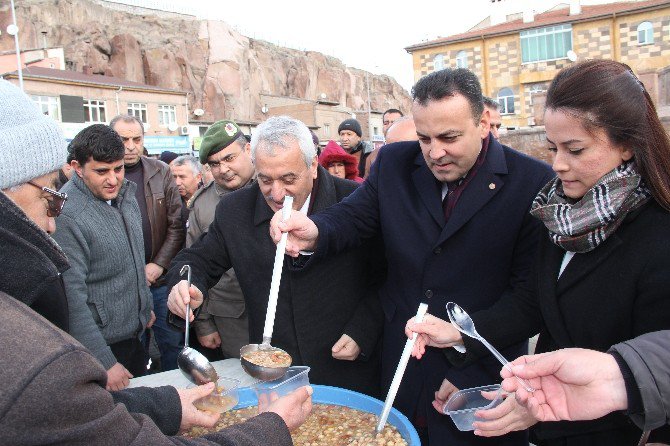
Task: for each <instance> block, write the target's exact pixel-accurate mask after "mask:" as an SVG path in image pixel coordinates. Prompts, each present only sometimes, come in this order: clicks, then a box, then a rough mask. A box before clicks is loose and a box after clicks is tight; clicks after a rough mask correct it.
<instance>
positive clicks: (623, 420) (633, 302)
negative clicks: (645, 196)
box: [448, 200, 670, 446]
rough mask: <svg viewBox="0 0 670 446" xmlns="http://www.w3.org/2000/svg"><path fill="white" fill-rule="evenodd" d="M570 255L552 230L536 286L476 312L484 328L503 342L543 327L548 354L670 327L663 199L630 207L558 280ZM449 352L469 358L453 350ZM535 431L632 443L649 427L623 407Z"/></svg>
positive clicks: (582, 440) (668, 230) (542, 344)
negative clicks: (605, 236)
mask: <svg viewBox="0 0 670 446" xmlns="http://www.w3.org/2000/svg"><path fill="white" fill-rule="evenodd" d="M564 255H565V251H564V250H563V249H561V248H559V247H558V246H556V245H555V244H553V243H552V242H551V241H550V240H549V237H548V236H547V233H546V231H545V233H544V234H543V236H542V239H541V241H540V249H539V252H538V259H537V262H536V264H535V270H534V273H533V275H532V277H533V281H532V282H531V283H532V287H530V288H527V289H525V290H524V292H519V293H517V294H515V295H514V296H507V298H505V299H503V300H501V301H499V302H498V303H497V304H496V305H494V306H493V307H492V308H490V309H489V310H485V311H481V312H479V313H476V314H474V315H473V316H472V318H473V320H474V322H475V325H476V327H477V331H478V332H479V333H480V334H481V335H482V336H483V337H484V338H486V339H487V340H488V341H489V342H491V343H492V344H493V345H495V346H497V347H500V348H502V347H504V346H506V345H509V344H510V343H513V342H517V341H518V340H520V339H524V338H527V337H529V336H533V335H534V334H536V333H540V337H539V339H538V343H537V348H536V352H537V353H543V352H547V351H553V350H557V349H561V348H568V347H581V348H588V349H593V350H599V351H607V350H608V349H609V348H610V347H611V346H612V345H614V344H617V343H619V342H623V341H626V340H628V339H632V338H635V337H637V336H639V335H642V334H645V333H649V332H653V331H657V330H664V329H670V213H668V212H667V211H665V210H664V209H662V208H661V207H660V206H659V205H658V204H657V203H656V202H655V201H653V200H652V201H651V202H650V203H647V204H646V205H644V206H642V207H641V208H639V209H637V210H635V211H634V212H632V213H631V214H629V215H628V216H627V217H626V219H625V220H624V222H623V224H622V225H621V226H620V227H619V228H618V229H617V231H616V232H615V233H614V234H613V235H612V236H610V238H608V239H607V240H606V241H605V242H603V243H602V244H601V245H600V246H598V247H597V248H596V249H594V250H593V251H591V252H587V253H577V254H575V256H574V257H573V258H572V260H571V261H570V263H568V265H567V267H566V268H565V270H564V271H563V274H562V275H561V277H560V278H559V279H558V280H557V277H558V272H559V269H560V265H561V262H562V260H563V256H564ZM464 342H465V346H466V348H467V350H468V354H467V355H466V358H465V359H466V361H471V360H473V359H474V358H475V357H477V356H479V355H481V354H484V353H483V352H484V350H483V347H482V346H481V344H480V343H479V342H477V341H473V340H472V339H468V338H465V339H464ZM449 350H452V349H449ZM448 356H449V357H450V358H451V359H454V360H455V361H456V362H462V360H463V358H460V359H458V358H455V356H456V355H454V354H453V352H450V353H448ZM508 359H510V360H511V359H513V358H508ZM665 429H667V428H665ZM532 433H533V436H534V437H535V443H536V444H538V445H543V444H554V443H553V440H554V439H559V438H561V439H563V438H565V437H569V438H568V439H566V441H567V443H561V444H567V445H568V446H570V445H582V444H607V445H608V446H616V445H621V446H628V445H630V444H635V441H636V440H637V438H639V436H640V434H641V431H640V429H638V428H637V427H636V426H635V425H634V424H633V423H632V422H631V421H630V419H628V417H626V416H625V415H624V414H623V413H613V414H610V415H607V416H605V417H603V418H601V419H599V420H595V421H583V422H581V421H580V422H558V423H540V424H538V425H536V426H535V427H534V428H532ZM666 433H667V432H662V431H661V432H657V435H661V436H660V437H657V438H656V441H659V440H663V441H664V442H667V441H668V436H667V435H666ZM652 438H653V437H652ZM631 439H632V440H631Z"/></svg>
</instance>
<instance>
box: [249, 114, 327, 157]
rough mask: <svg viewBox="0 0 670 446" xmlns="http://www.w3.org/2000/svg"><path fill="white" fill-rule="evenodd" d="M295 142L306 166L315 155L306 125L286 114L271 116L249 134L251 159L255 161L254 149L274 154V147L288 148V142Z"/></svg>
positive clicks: (310, 134)
mask: <svg viewBox="0 0 670 446" xmlns="http://www.w3.org/2000/svg"><path fill="white" fill-rule="evenodd" d="M291 142H297V143H298V145H299V146H300V151H301V152H302V157H303V159H304V161H305V164H306V165H307V167H309V166H311V165H312V162H313V161H314V157H316V148H315V147H314V141H313V140H312V133H311V132H310V131H309V129H308V128H307V126H306V125H305V124H304V123H302V122H301V121H298V120H297V119H293V118H290V117H288V116H273V117H272V118H269V119H268V120H267V121H265V122H263V123H261V125H259V126H258V127H257V128H256V131H255V132H254V133H253V134H252V135H251V160H252V161H253V162H254V163H255V162H256V150H263V151H264V152H265V153H267V154H269V155H271V156H272V155H274V153H275V152H274V151H275V148H276V147H281V148H282V149H288V148H289V143H291Z"/></svg>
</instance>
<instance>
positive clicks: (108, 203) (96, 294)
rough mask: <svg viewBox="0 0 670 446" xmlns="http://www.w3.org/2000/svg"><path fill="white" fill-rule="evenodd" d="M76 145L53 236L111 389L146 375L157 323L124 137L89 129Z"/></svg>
mask: <svg viewBox="0 0 670 446" xmlns="http://www.w3.org/2000/svg"><path fill="white" fill-rule="evenodd" d="M70 149H71V151H72V158H73V160H72V167H73V168H74V172H75V173H74V175H72V178H71V179H70V181H68V182H67V184H66V185H65V186H63V188H62V189H61V192H63V193H66V194H67V196H68V206H67V207H66V208H65V209H64V210H63V212H62V213H61V214H60V215H59V216H58V219H57V223H58V232H56V233H55V234H54V236H53V237H54V239H55V240H56V242H57V243H58V244H59V245H60V246H61V248H63V251H64V252H65V254H66V255H67V258H68V261H69V262H70V269H68V270H67V271H65V272H63V281H64V283H65V291H66V295H67V299H68V305H69V319H70V330H69V333H70V334H71V335H72V336H73V337H74V338H75V339H77V340H78V341H79V342H81V343H82V344H84V346H85V347H87V348H88V349H89V350H90V351H91V353H93V355H94V356H95V357H96V358H97V359H98V360H99V361H100V362H101V363H102V365H103V366H104V367H105V369H107V389H108V390H120V389H123V388H125V387H127V386H128V382H129V379H130V378H132V377H133V376H141V375H143V374H144V373H146V364H147V361H148V356H147V354H146V351H145V348H144V346H143V345H142V343H141V342H140V338H141V337H142V336H143V334H144V330H145V329H146V328H149V327H150V326H151V325H152V324H153V322H154V320H155V316H154V314H153V311H152V299H151V293H150V292H149V287H148V286H147V283H146V278H145V274H144V244H143V243H142V219H141V217H140V210H139V206H138V204H137V200H136V199H135V187H136V185H135V184H134V183H132V182H130V181H128V180H127V179H125V178H124V174H125V170H124V165H123V154H124V148H123V142H122V141H121V138H120V137H119V135H118V134H117V133H116V132H115V131H114V130H112V129H111V128H110V127H108V126H106V125H103V124H95V125H92V126H89V127H86V128H85V129H84V130H82V131H81V132H79V133H78V134H77V136H75V137H74V139H73V140H72V142H71V144H70Z"/></svg>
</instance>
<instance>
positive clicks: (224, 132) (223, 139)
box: [200, 121, 242, 164]
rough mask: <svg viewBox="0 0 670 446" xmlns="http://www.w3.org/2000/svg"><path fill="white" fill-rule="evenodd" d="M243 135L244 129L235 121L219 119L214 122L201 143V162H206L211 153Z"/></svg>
mask: <svg viewBox="0 0 670 446" xmlns="http://www.w3.org/2000/svg"><path fill="white" fill-rule="evenodd" d="M240 136H242V130H240V128H239V127H238V126H237V124H235V123H234V122H233V121H217V122H215V123H214V124H212V125H211V126H210V127H209V128H208V129H207V131H206V132H205V136H203V138H202V142H201V143H200V162H201V163H202V164H205V163H206V162H207V158H209V156H210V155H214V154H215V153H218V152H220V151H222V150H223V149H225V148H226V147H228V146H229V145H230V144H231V143H232V142H233V141H235V140H236V139H237V138H239V137H240Z"/></svg>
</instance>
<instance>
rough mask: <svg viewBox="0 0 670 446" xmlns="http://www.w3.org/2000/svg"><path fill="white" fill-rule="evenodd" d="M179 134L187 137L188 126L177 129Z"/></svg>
mask: <svg viewBox="0 0 670 446" xmlns="http://www.w3.org/2000/svg"><path fill="white" fill-rule="evenodd" d="M179 134H180V135H182V136H183V135H188V126H187V125H182V126H180V127H179Z"/></svg>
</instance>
